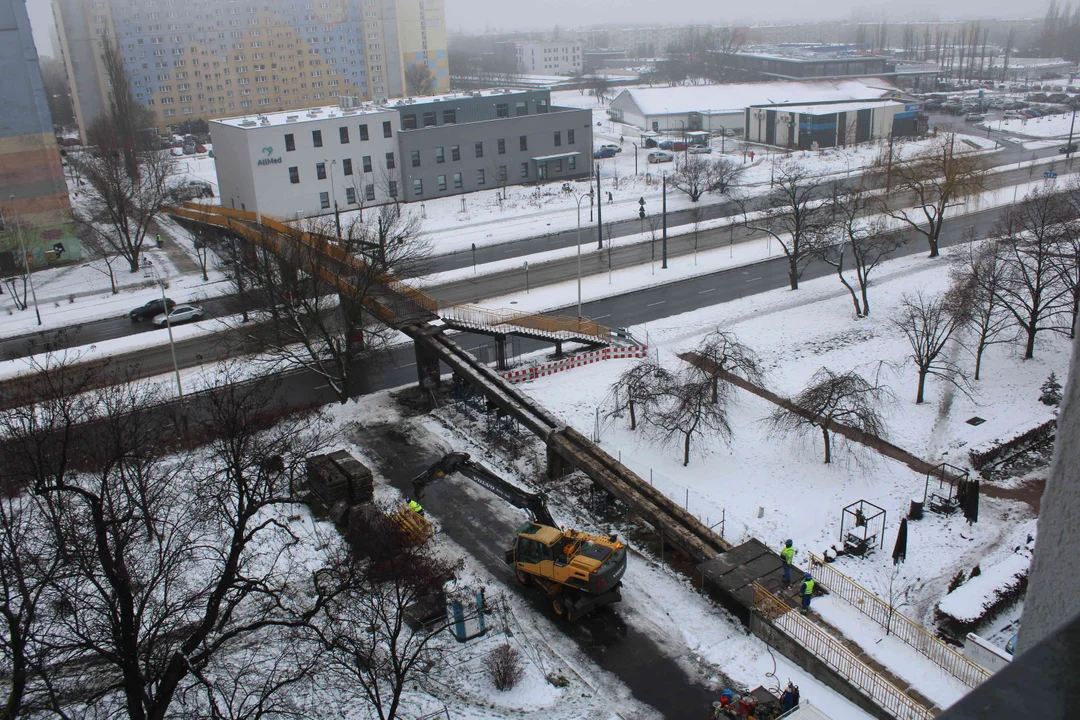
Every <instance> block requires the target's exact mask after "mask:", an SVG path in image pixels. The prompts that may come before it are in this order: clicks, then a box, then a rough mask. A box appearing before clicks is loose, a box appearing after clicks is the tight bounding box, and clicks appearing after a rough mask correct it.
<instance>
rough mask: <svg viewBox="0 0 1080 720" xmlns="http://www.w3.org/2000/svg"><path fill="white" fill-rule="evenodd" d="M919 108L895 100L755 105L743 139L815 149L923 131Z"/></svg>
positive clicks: (748, 111)
mask: <svg viewBox="0 0 1080 720" xmlns="http://www.w3.org/2000/svg"><path fill="white" fill-rule="evenodd" d="M918 110H919V106H918V105H915V104H910V105H909V104H905V103H903V102H900V101H895V100H886V101H881V100H877V101H865V100H863V101H856V102H833V103H814V104H807V105H791V104H780V105H757V106H752V107H748V108H746V110H745V120H744V122H745V125H746V139H747V140H748V141H750V142H757V143H764V144H766V145H776V146H779V147H784V148H790V149H798V150H816V149H819V148H827V147H837V146H846V145H854V144H856V143H862V142H870V141H873V140H880V139H882V138H888V137H889V136H890V135H891V136H893V137H914V136H917V135H919V134H920V133H921V132H922V131H925V125H924V124H920V115H919V112H918Z"/></svg>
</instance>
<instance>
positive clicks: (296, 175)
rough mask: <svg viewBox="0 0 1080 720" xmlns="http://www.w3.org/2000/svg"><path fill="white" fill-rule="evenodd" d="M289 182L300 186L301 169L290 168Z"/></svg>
mask: <svg viewBox="0 0 1080 720" xmlns="http://www.w3.org/2000/svg"><path fill="white" fill-rule="evenodd" d="M289 182H291V183H292V184H293V185H299V184H300V169H299V168H294V167H291V168H289Z"/></svg>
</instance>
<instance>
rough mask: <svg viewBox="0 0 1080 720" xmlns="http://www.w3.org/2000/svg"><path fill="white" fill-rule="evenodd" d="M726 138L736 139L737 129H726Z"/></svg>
mask: <svg viewBox="0 0 1080 720" xmlns="http://www.w3.org/2000/svg"><path fill="white" fill-rule="evenodd" d="M724 137H735V128H726V129H725V130H724Z"/></svg>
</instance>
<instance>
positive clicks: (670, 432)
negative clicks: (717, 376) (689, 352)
mask: <svg viewBox="0 0 1080 720" xmlns="http://www.w3.org/2000/svg"><path fill="white" fill-rule="evenodd" d="M729 388H730V386H729V385H728V384H726V383H723V384H717V383H714V382H713V379H712V378H702V377H701V376H700V375H699V374H697V373H694V372H690V371H688V372H684V373H680V374H679V375H678V376H676V381H675V382H674V383H669V384H668V385H667V386H666V387H665V388H663V392H662V394H661V395H660V398H659V402H658V403H657V406H656V410H655V412H654V413H653V414H652V415H650V418H649V421H650V424H651V426H652V428H653V430H654V431H655V432H656V433H657V434H658V435H659V437H660V438H661V439H662V440H671V439H674V438H681V440H682V446H683V466H684V467H685V466H687V465H689V464H690V448H691V443H692V442H693V441H694V440H695V439H705V438H709V437H720V438H722V439H724V440H725V441H727V440H730V439H731V425H730V424H729V423H728V412H727V406H728V400H729V399H730V392H729ZM714 389H718V391H719V393H718V395H714V394H713V391H714Z"/></svg>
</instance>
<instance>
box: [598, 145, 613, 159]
mask: <svg viewBox="0 0 1080 720" xmlns="http://www.w3.org/2000/svg"><path fill="white" fill-rule="evenodd" d="M592 156H593V157H594V158H595V159H597V160H600V159H603V158H613V157H615V151H614V150H612V149H611V148H609V147H601V148H599V149H597V150H596V152H594V153H593V154H592Z"/></svg>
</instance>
